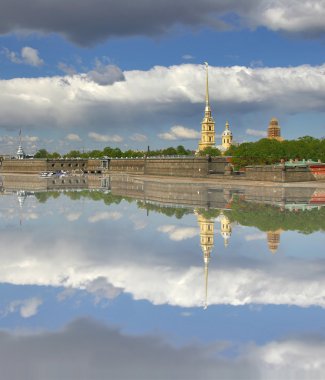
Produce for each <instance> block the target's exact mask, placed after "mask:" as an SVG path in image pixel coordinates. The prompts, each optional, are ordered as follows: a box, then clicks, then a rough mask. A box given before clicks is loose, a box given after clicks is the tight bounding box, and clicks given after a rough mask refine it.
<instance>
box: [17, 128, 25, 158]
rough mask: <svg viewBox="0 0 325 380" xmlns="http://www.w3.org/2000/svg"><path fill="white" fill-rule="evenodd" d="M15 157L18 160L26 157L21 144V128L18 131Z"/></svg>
mask: <svg viewBox="0 0 325 380" xmlns="http://www.w3.org/2000/svg"><path fill="white" fill-rule="evenodd" d="M16 157H17V159H18V160H23V159H24V158H25V157H26V155H25V152H24V150H23V147H22V144H21V130H20V131H19V146H18V149H17V153H16Z"/></svg>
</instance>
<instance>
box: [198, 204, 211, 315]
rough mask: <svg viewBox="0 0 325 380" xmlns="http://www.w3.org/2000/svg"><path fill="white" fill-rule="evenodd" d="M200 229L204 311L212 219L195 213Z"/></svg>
mask: <svg viewBox="0 0 325 380" xmlns="http://www.w3.org/2000/svg"><path fill="white" fill-rule="evenodd" d="M195 215H196V217H197V221H198V224H199V227H200V244H201V249H202V253H203V261H204V291H205V293H204V294H205V295H204V309H207V307H208V275H209V262H210V256H211V251H212V248H213V245H214V219H209V218H207V217H205V216H203V215H202V214H200V213H199V212H198V211H195Z"/></svg>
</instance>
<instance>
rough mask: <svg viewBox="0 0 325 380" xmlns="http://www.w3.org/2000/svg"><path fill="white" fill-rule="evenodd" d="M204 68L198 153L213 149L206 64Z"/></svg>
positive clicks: (213, 135) (213, 131) (212, 126)
mask: <svg viewBox="0 0 325 380" xmlns="http://www.w3.org/2000/svg"><path fill="white" fill-rule="evenodd" d="M205 67H206V89H205V111H204V118H203V120H202V123H201V140H200V142H199V148H198V151H202V150H204V149H205V148H209V147H211V148H213V147H215V130H214V128H215V123H214V120H213V117H212V113H211V107H210V100H209V71H208V70H209V69H208V63H207V62H206V63H205Z"/></svg>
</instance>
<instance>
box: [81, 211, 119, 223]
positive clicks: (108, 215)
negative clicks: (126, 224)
mask: <svg viewBox="0 0 325 380" xmlns="http://www.w3.org/2000/svg"><path fill="white" fill-rule="evenodd" d="M120 218H122V214H121V213H120V212H117V211H99V212H97V213H96V214H94V215H92V216H90V217H89V218H88V221H89V222H90V223H97V222H100V221H102V220H118V219H120Z"/></svg>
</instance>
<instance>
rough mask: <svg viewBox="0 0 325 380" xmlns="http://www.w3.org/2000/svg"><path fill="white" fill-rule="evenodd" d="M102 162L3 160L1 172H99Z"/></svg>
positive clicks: (80, 160)
mask: <svg viewBox="0 0 325 380" xmlns="http://www.w3.org/2000/svg"><path fill="white" fill-rule="evenodd" d="M100 166H101V160H88V159H35V158H34V159H25V160H3V161H2V162H1V165H0V172H2V173H12V174H18V173H19V174H40V173H41V172H45V171H52V172H56V171H60V170H64V171H67V172H69V173H72V174H73V173H74V172H98V171H100Z"/></svg>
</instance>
